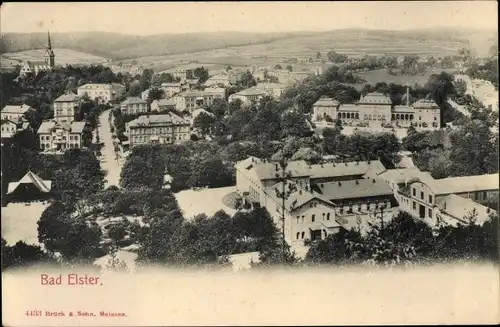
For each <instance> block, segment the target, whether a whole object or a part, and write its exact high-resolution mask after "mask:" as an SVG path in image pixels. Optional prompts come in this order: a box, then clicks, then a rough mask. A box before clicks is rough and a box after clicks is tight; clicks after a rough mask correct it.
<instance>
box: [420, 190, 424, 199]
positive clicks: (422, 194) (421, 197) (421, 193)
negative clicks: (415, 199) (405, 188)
mask: <svg viewBox="0 0 500 327" xmlns="http://www.w3.org/2000/svg"><path fill="white" fill-rule="evenodd" d="M423 199H424V192H423V191H420V200H423Z"/></svg>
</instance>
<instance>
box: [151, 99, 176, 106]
mask: <svg viewBox="0 0 500 327" xmlns="http://www.w3.org/2000/svg"><path fill="white" fill-rule="evenodd" d="M153 103H155V104H156V105H158V107H162V106H175V100H174V99H160V100H154V101H153Z"/></svg>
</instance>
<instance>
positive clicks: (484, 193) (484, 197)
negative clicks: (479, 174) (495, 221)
mask: <svg viewBox="0 0 500 327" xmlns="http://www.w3.org/2000/svg"><path fill="white" fill-rule="evenodd" d="M487 197H488V192H483V200H486V198H487Z"/></svg>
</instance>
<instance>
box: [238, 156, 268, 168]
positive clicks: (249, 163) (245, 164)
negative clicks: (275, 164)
mask: <svg viewBox="0 0 500 327" xmlns="http://www.w3.org/2000/svg"><path fill="white" fill-rule="evenodd" d="M261 163H262V160H261V159H260V158H257V157H248V158H246V159H245V160H241V161H239V162H238V163H237V164H236V165H234V168H236V170H249V169H252V168H253V167H254V165H258V164H261Z"/></svg>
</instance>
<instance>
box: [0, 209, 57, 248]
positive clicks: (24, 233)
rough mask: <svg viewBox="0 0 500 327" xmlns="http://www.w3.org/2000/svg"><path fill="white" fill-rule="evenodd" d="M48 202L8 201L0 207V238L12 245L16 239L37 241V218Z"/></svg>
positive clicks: (33, 242)
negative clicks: (0, 220)
mask: <svg viewBox="0 0 500 327" xmlns="http://www.w3.org/2000/svg"><path fill="white" fill-rule="evenodd" d="M47 207H48V203H42V202H33V203H30V204H29V205H26V204H25V203H9V204H8V205H7V206H6V207H2V238H4V239H5V240H6V241H7V244H8V245H10V246H12V245H14V244H16V243H17V242H18V241H23V242H25V243H26V244H37V245H39V243H38V225H37V223H38V220H39V219H40V216H41V215H42V213H43V211H44V210H45V208H47Z"/></svg>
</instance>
